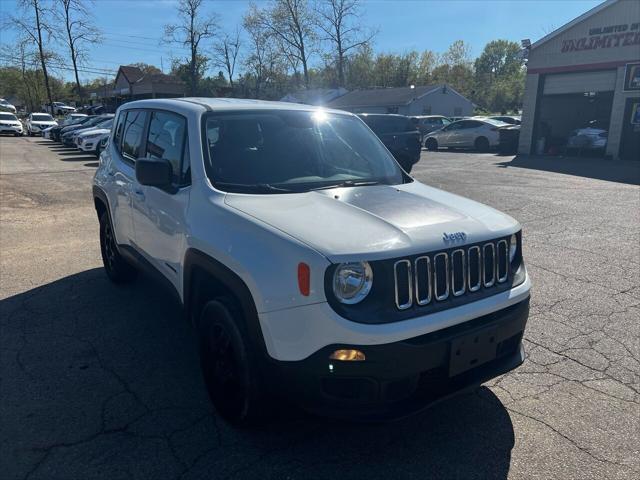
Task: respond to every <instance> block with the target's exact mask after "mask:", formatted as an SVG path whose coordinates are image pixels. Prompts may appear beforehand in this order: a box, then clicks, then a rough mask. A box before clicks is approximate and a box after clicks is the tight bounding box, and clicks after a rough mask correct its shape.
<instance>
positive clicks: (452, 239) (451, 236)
mask: <svg viewBox="0 0 640 480" xmlns="http://www.w3.org/2000/svg"><path fill="white" fill-rule="evenodd" d="M466 239H467V234H466V233H464V232H453V233H447V232H444V233H443V234H442V240H443V241H444V243H456V242H464V241H465V240H466Z"/></svg>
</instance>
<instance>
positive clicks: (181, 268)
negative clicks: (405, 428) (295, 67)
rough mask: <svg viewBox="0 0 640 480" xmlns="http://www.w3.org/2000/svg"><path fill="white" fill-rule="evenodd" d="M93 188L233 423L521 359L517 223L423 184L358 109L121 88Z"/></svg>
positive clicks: (482, 374)
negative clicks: (173, 304) (129, 96)
mask: <svg viewBox="0 0 640 480" xmlns="http://www.w3.org/2000/svg"><path fill="white" fill-rule="evenodd" d="M93 192H94V200H95V207H96V210H97V213H98V217H99V219H100V243H101V249H102V257H103V260H104V266H105V269H106V272H107V275H108V276H109V278H110V279H111V280H113V281H114V282H126V281H129V280H131V279H133V278H134V277H135V274H136V271H137V270H138V269H141V268H144V269H146V270H148V271H150V272H153V273H157V274H158V277H159V278H160V279H161V280H163V281H164V282H165V283H167V284H168V286H169V288H170V289H171V290H172V291H173V292H175V293H176V295H177V298H178V299H179V301H180V302H181V304H182V305H183V306H184V309H185V312H186V315H187V318H189V319H190V321H192V322H193V324H194V326H195V328H196V329H197V333H198V338H199V346H200V354H201V359H202V369H203V373H204V379H205V383H206V386H207V388H208V391H209V394H210V396H211V399H212V401H213V403H214V405H215V406H216V407H217V409H218V411H219V412H220V414H221V415H223V416H224V417H225V418H227V419H229V420H231V421H233V422H237V423H247V422H250V421H253V420H255V419H256V418H258V417H260V416H261V415H263V414H264V413H265V405H268V404H272V402H268V401H267V400H270V401H272V400H274V399H279V400H287V401H294V402H295V403H297V404H300V405H301V406H303V407H305V408H307V409H309V410H311V411H315V412H321V413H326V414H329V415H338V416H351V417H360V418H389V417H393V416H398V415H403V414H407V413H411V412H415V411H417V410H419V409H421V408H423V407H424V406H426V405H428V404H430V403H432V402H433V401H435V400H438V399H441V398H443V397H445V396H448V395H451V394H453V393H455V392H458V391H460V390H462V389H466V388H469V387H473V386H476V385H478V384H480V383H482V382H484V381H486V380H488V379H490V378H492V377H495V376H496V375H500V374H502V373H505V372H507V371H509V370H511V369H513V368H515V367H517V366H518V365H520V364H521V363H522V361H523V359H524V352H523V349H522V342H521V340H522V335H523V332H524V329H525V324H526V321H527V317H528V310H529V290H530V281H529V277H528V276H527V272H526V270H525V267H524V263H523V260H522V249H521V232H520V225H519V224H518V223H517V222H516V221H515V220H513V219H512V218H510V217H508V216H507V215H504V214H502V213H500V212H498V211H496V210H494V209H492V208H489V207H487V206H484V205H481V204H479V203H476V202H474V201H471V200H468V199H465V198H462V197H459V196H456V195H453V194H450V193H447V192H443V191H441V190H437V189H435V188H432V187H428V186H426V185H423V184H421V183H419V182H417V181H415V180H414V179H412V178H411V177H409V176H408V175H407V174H406V173H405V172H403V171H402V170H401V169H400V167H399V166H398V164H397V163H396V161H395V160H394V158H393V156H392V155H391V154H390V153H389V152H388V151H387V150H386V149H385V147H384V145H383V144H382V143H381V142H380V140H379V139H378V138H377V137H376V135H375V134H373V133H372V132H371V130H369V128H368V127H367V126H366V125H365V124H364V123H363V122H362V121H361V120H360V119H359V118H358V117H357V116H355V115H352V114H350V113H346V112H340V111H330V110H322V109H318V108H314V107H310V106H303V105H293V104H284V103H272V102H261V101H251V100H233V99H210V98H181V99H173V100H143V101H136V102H131V103H127V104H126V105H125V106H123V107H121V108H120V109H119V110H118V113H117V117H116V119H115V122H114V127H113V130H112V135H111V138H110V141H109V142H108V145H107V146H106V148H105V149H104V151H103V153H102V155H101V162H100V167H99V168H98V170H97V172H96V175H95V179H94V187H93Z"/></svg>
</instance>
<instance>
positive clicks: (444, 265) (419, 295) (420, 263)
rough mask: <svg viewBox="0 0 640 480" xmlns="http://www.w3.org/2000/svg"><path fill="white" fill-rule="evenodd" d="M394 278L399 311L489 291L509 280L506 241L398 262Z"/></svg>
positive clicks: (394, 265)
mask: <svg viewBox="0 0 640 480" xmlns="http://www.w3.org/2000/svg"><path fill="white" fill-rule="evenodd" d="M393 277H394V288H395V297H394V298H395V304H396V308H398V309H399V310H406V309H408V308H411V307H412V306H413V305H417V306H418V307H422V306H425V305H429V304H431V303H432V302H443V301H445V300H447V299H449V298H451V297H461V296H463V295H465V294H470V293H474V292H477V291H479V290H481V289H488V288H492V287H494V286H496V285H498V284H504V283H505V282H506V281H507V280H508V279H509V242H508V241H507V240H506V239H502V240H497V241H491V242H487V243H484V244H481V245H473V246H470V247H463V248H457V249H454V250H451V251H443V252H435V253H432V254H428V255H422V256H419V257H417V258H415V259H402V260H398V261H396V262H395V263H394V264H393Z"/></svg>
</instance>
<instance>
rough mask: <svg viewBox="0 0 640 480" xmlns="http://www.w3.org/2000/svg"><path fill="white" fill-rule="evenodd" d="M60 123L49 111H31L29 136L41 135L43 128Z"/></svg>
mask: <svg viewBox="0 0 640 480" xmlns="http://www.w3.org/2000/svg"><path fill="white" fill-rule="evenodd" d="M57 125H58V122H56V121H55V120H54V119H53V117H52V116H51V115H49V114H48V113H30V114H29V117H27V122H26V127H27V134H28V135H29V136H33V135H39V134H40V133H42V131H43V130H46V129H47V128H49V127H55V126H57Z"/></svg>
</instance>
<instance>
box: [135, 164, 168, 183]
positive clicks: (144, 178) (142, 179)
mask: <svg viewBox="0 0 640 480" xmlns="http://www.w3.org/2000/svg"><path fill="white" fill-rule="evenodd" d="M136 179H137V180H138V183H140V185H147V186H149V187H158V188H167V187H170V186H171V182H172V180H173V168H172V167H171V164H170V163H169V160H164V159H161V160H149V159H148V158H139V159H137V160H136Z"/></svg>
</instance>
